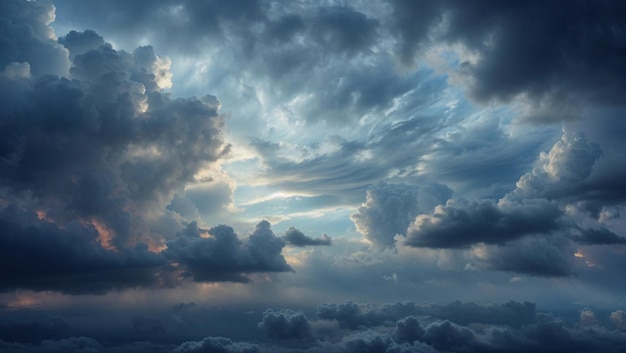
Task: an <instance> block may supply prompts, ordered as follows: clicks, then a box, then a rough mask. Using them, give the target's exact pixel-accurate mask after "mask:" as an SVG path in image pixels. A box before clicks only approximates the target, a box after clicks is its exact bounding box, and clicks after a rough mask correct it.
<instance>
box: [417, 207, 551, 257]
mask: <svg viewBox="0 0 626 353" xmlns="http://www.w3.org/2000/svg"><path fill="white" fill-rule="evenodd" d="M458 203H460V204H461V205H459V206H460V207H459V206H457V204H458ZM560 215H561V211H560V210H559V209H558V207H556V206H555V205H554V204H551V203H549V202H533V203H531V202H528V203H525V204H522V205H510V206H509V205H507V206H500V205H497V204H494V203H492V202H491V201H482V202H470V203H468V204H465V205H464V204H463V202H455V201H450V202H448V203H447V204H446V206H439V207H438V208H436V209H435V212H434V213H433V214H431V215H420V216H418V217H417V218H415V221H414V222H413V224H412V225H411V226H410V227H409V229H408V232H407V238H406V241H405V243H406V244H407V245H411V246H423V247H435V248H454V247H466V246H469V245H472V244H476V243H486V244H503V243H506V242H507V241H510V240H514V239H517V238H520V237H522V236H525V235H529V234H542V233H543V234H545V233H549V232H551V231H553V230H556V229H558V222H557V221H558V218H559V217H560Z"/></svg>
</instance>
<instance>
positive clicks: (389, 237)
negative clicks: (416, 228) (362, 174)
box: [350, 182, 452, 248]
mask: <svg viewBox="0 0 626 353" xmlns="http://www.w3.org/2000/svg"><path fill="white" fill-rule="evenodd" d="M451 193H452V192H451V191H450V189H448V188H447V187H445V186H443V185H439V184H433V185H428V186H421V187H415V186H410V185H406V184H386V183H382V182H381V183H378V184H376V185H374V186H371V187H370V188H369V189H368V190H367V195H366V201H365V203H363V204H362V205H361V207H359V209H358V210H357V212H356V213H354V214H352V215H351V216H350V218H351V219H352V221H353V222H354V224H355V225H356V228H357V230H358V231H359V232H360V233H361V234H363V235H364V237H365V238H366V239H367V240H369V241H370V242H371V243H372V244H373V245H374V246H375V247H377V248H385V247H389V246H392V245H393V244H394V242H395V240H394V237H395V236H396V235H397V234H401V235H404V234H406V230H407V228H408V226H409V225H410V223H411V221H412V220H413V219H414V218H415V216H417V215H418V214H420V213H427V212H430V211H431V210H432V209H433V208H434V207H435V206H436V205H438V204H440V203H443V202H445V201H446V200H447V199H448V198H449V196H450V195H451Z"/></svg>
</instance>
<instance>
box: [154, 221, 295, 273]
mask: <svg viewBox="0 0 626 353" xmlns="http://www.w3.org/2000/svg"><path fill="white" fill-rule="evenodd" d="M203 234H205V235H206V236H208V237H203V236H202V235H203ZM284 246H285V242H284V241H283V240H282V239H280V238H278V237H276V236H275V235H274V233H273V232H272V230H271V229H270V224H269V223H268V222H267V221H263V222H261V223H259V224H258V225H257V226H256V230H255V231H254V233H252V234H250V236H249V237H248V238H247V239H246V240H245V241H242V240H240V239H239V238H238V237H237V234H235V232H234V231H233V229H232V228H231V227H228V226H223V225H222V226H217V227H214V228H211V229H209V230H208V231H207V230H204V229H200V228H198V225H197V224H196V223H191V224H189V225H188V226H187V228H185V229H184V230H183V231H182V232H181V233H179V234H178V236H177V237H176V238H175V239H172V240H170V241H168V242H167V249H166V250H165V251H164V252H163V254H164V255H165V257H166V258H168V259H170V260H172V261H173V262H175V263H177V264H179V265H181V266H182V269H183V272H182V276H183V277H190V278H193V280H194V281H196V282H221V281H231V282H248V281H250V279H249V278H248V277H247V276H246V274H250V273H257V272H285V271H292V269H291V267H290V266H289V265H288V264H287V262H286V261H285V258H284V257H283V256H282V255H281V251H282V249H283V247H284Z"/></svg>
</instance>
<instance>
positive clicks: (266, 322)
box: [258, 309, 312, 339]
mask: <svg viewBox="0 0 626 353" xmlns="http://www.w3.org/2000/svg"><path fill="white" fill-rule="evenodd" d="M258 326H259V328H261V329H262V330H263V332H264V333H265V335H266V336H267V337H270V338H276V339H304V338H310V337H312V330H311V325H310V324H309V320H308V319H307V318H306V316H305V315H304V314H303V313H300V312H296V311H293V310H288V309H283V310H278V311H274V310H271V309H268V310H265V312H264V313H263V319H262V321H261V322H259V324H258Z"/></svg>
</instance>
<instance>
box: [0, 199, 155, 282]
mask: <svg viewBox="0 0 626 353" xmlns="http://www.w3.org/2000/svg"><path fill="white" fill-rule="evenodd" d="M0 225H1V226H2V228H3V229H5V231H4V232H3V234H2V236H0V253H1V254H2V256H1V258H2V260H0V263H1V264H2V266H0V273H1V274H2V276H1V278H2V279H1V280H0V289H1V290H3V291H7V290H15V289H18V288H29V289H34V290H58V291H63V292H67V293H90V292H91V293H94V292H95V293H102V292H105V291H108V290H110V289H113V288H119V289H121V288H129V287H136V286H155V285H157V283H158V277H157V272H158V271H157V269H158V268H159V267H161V266H163V265H164V264H165V262H164V259H163V258H162V256H160V255H158V254H155V253H153V252H150V251H148V248H147V246H146V245H145V244H138V245H136V246H135V247H133V248H123V249H120V250H119V251H112V250H107V249H105V248H103V247H102V246H101V244H100V243H99V242H98V237H99V234H98V232H97V230H96V228H95V226H94V225H92V224H82V223H80V222H67V223H66V224H65V225H64V226H63V227H60V226H58V225H56V224H55V223H52V222H49V221H46V220H42V219H40V218H39V217H38V216H37V214H35V213H34V212H28V211H23V210H20V209H18V208H17V206H15V205H10V206H8V207H6V208H5V209H3V210H2V211H0ZM27 259H28V260H27Z"/></svg>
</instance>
